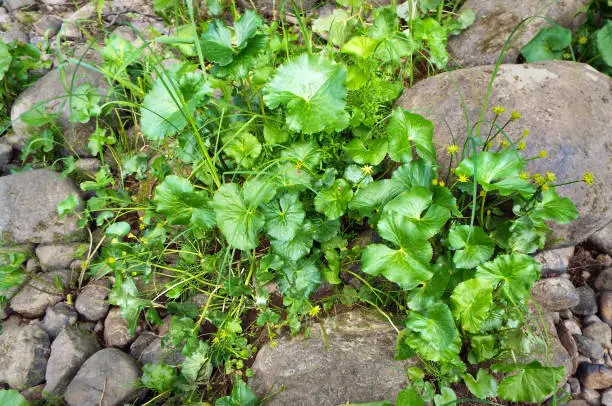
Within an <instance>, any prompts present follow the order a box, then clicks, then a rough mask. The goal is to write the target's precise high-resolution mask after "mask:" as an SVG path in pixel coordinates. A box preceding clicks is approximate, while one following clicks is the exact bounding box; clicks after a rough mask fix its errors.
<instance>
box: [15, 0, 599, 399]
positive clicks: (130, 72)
mask: <svg viewBox="0 0 612 406" xmlns="http://www.w3.org/2000/svg"><path fill="white" fill-rule="evenodd" d="M155 4H156V8H157V9H158V11H160V12H162V13H165V14H164V15H165V16H166V18H167V19H168V20H172V21H177V22H180V24H183V25H181V26H179V27H177V29H176V31H175V33H174V34H173V36H169V37H158V38H153V39H152V40H151V41H148V42H145V44H144V45H143V46H141V47H137V46H135V45H134V44H132V43H130V42H128V41H126V40H124V39H122V38H121V37H119V36H116V35H111V36H109V37H108V38H107V39H106V42H105V46H104V47H103V48H102V49H101V50H100V52H101V56H102V58H103V63H102V64H101V65H100V67H99V68H98V69H99V71H100V72H102V73H104V74H105V75H106V76H107V78H108V80H109V84H110V85H112V86H113V91H112V93H111V95H112V100H110V101H105V102H104V103H102V102H101V100H100V98H99V96H97V93H96V92H95V89H92V88H90V87H89V88H88V87H87V86H86V85H84V86H83V87H80V88H79V89H75V90H74V93H73V95H72V96H73V97H72V98H71V102H70V103H71V107H72V111H73V115H74V119H75V120H76V121H78V122H88V121H90V120H92V121H93V122H95V123H96V124H97V129H96V130H95V132H94V133H93V134H92V135H91V137H90V141H89V145H88V147H89V149H90V151H91V153H92V154H93V155H95V156H98V157H99V158H100V160H101V161H102V167H101V168H100V170H99V171H98V172H97V173H96V174H95V175H94V176H92V177H91V178H90V179H87V180H85V181H83V182H82V183H81V184H80V186H81V189H82V190H83V191H85V192H88V193H89V194H90V195H91V196H92V197H90V198H89V199H88V200H87V203H86V208H85V210H84V212H82V213H80V217H81V218H80V222H79V224H80V225H81V226H82V227H87V226H89V225H91V224H95V225H96V226H98V227H101V228H102V229H103V230H104V235H103V236H102V238H101V239H100V241H97V242H96V244H93V245H92V246H93V248H95V249H93V250H91V252H90V253H89V255H88V261H85V263H84V269H87V272H88V273H89V275H90V276H91V277H93V278H101V277H105V276H111V277H112V278H113V280H114V285H113V288H112V292H111V294H110V296H109V301H110V302H111V303H112V304H114V305H117V306H119V307H120V308H121V313H122V315H123V317H124V318H125V319H126V320H127V322H128V327H129V329H130V331H131V332H132V333H133V332H134V331H135V329H136V327H137V325H138V323H139V322H141V321H142V315H143V314H144V320H145V321H146V322H147V323H148V324H150V325H151V326H157V325H160V324H162V316H164V315H170V316H171V319H170V328H169V332H168V334H167V335H166V336H165V337H164V339H163V345H164V347H165V348H168V349H174V350H175V351H179V352H181V354H182V355H183V356H184V357H185V361H184V362H183V363H182V364H181V365H180V366H179V367H177V366H173V365H166V364H156V365H145V367H144V368H143V377H142V384H143V385H144V386H145V387H147V388H150V389H152V390H153V391H155V392H156V393H157V395H156V397H155V398H154V399H153V400H151V401H150V402H154V401H155V400H160V401H162V400H163V401H168V399H170V401H174V402H176V403H177V404H188V403H197V402H204V401H212V400H214V399H215V396H216V395H215V394H216V393H219V391H221V392H223V391H224V389H223V388H224V387H225V385H226V383H227V382H228V377H229V378H231V379H229V380H233V381H235V385H234V387H233V390H232V391H231V394H230V395H229V396H226V397H221V398H219V399H217V400H216V405H254V404H256V403H257V399H256V397H255V396H254V395H253V393H252V392H251V390H250V389H249V388H248V386H247V385H246V384H245V383H244V381H243V378H245V377H249V376H250V375H251V374H252V372H251V371H250V370H249V368H247V367H246V363H247V361H248V360H249V359H250V358H251V357H252V356H253V355H254V353H255V350H256V348H255V345H254V342H255V338H256V335H257V334H258V333H259V332H262V331H263V332H265V333H267V336H268V338H269V341H270V345H275V341H274V340H275V337H276V336H277V335H278V334H279V332H280V331H281V329H283V328H287V329H289V330H290V331H291V333H293V334H297V333H299V332H300V331H303V329H304V327H305V326H304V324H306V327H305V331H306V333H307V331H308V321H309V320H310V319H312V318H317V317H319V316H320V315H321V313H322V312H325V311H329V310H331V309H332V308H333V307H334V306H335V305H336V304H338V303H342V304H345V305H349V306H353V305H359V304H362V305H367V306H371V307H375V308H377V309H379V310H380V311H381V312H383V313H388V314H389V315H390V316H389V320H395V321H396V322H397V320H400V322H401V323H402V324H403V325H404V328H403V329H402V330H401V331H399V329H398V332H399V335H398V341H397V347H396V357H397V358H398V359H405V358H408V357H415V356H416V357H419V359H420V360H421V367H418V368H417V367H415V368H411V369H410V370H409V371H408V374H409V376H410V378H411V381H412V384H411V386H410V387H409V388H407V389H406V390H404V391H402V392H401V393H400V395H399V397H398V399H397V403H396V404H398V405H416V404H423V402H425V401H427V402H432V401H433V402H435V404H438V405H439V404H445V403H448V402H451V401H453V400H454V399H455V397H456V396H455V392H454V391H453V389H452V386H453V385H454V384H456V383H457V382H460V381H462V382H464V383H465V384H466V385H467V387H468V388H469V390H470V391H471V392H472V394H473V395H474V396H475V397H478V398H481V399H486V398H494V397H496V396H499V397H500V398H502V399H507V400H511V401H529V402H537V401H540V400H542V399H543V398H544V397H546V396H548V395H550V394H551V393H552V392H554V391H555V390H556V383H557V382H558V381H559V380H560V379H561V377H562V376H563V373H564V371H563V367H549V366H545V365H542V364H540V363H539V362H537V361H534V362H531V363H522V362H521V359H522V357H524V356H525V355H528V354H529V353H530V352H531V351H535V350H536V349H539V350H542V349H544V350H545V348H546V340H545V338H542V336H541V335H539V334H538V331H536V330H539V328H538V327H536V325H537V324H538V323H537V321H538V319H539V315H538V314H537V312H535V313H534V312H531V311H528V309H527V302H528V297H529V288H530V286H531V285H532V284H533V283H534V282H535V281H536V280H537V279H538V278H539V271H540V266H539V264H538V263H537V262H536V261H535V260H533V259H532V258H531V257H530V256H529V255H528V254H530V253H533V252H535V251H536V250H538V249H540V248H542V247H543V246H544V244H545V242H546V239H547V236H548V235H549V233H550V229H549V227H548V225H547V222H549V221H552V220H556V221H558V222H560V223H566V222H569V221H571V220H573V219H575V218H576V217H577V211H576V209H575V207H574V206H573V204H572V203H571V201H569V200H568V199H566V198H562V197H560V196H559V195H558V194H557V192H556V190H555V186H557V184H556V177H555V176H554V174H552V173H545V174H529V173H527V172H526V169H525V165H526V161H527V160H528V159H539V158H540V157H528V158H527V159H526V158H524V157H522V156H521V150H523V149H524V143H525V142H526V139H525V137H526V135H527V134H526V133H523V134H521V135H519V136H518V137H517V136H515V135H512V134H507V133H506V132H505V131H504V128H505V124H504V123H506V124H507V122H508V121H514V120H518V119H520V114H519V113H517V112H511V113H507V112H505V110H504V109H503V108H502V107H496V108H494V109H493V112H494V113H493V115H494V118H493V119H492V120H491V121H488V122H485V121H484V120H481V121H480V122H479V123H477V125H475V126H474V127H473V129H472V132H470V133H469V134H466V136H467V141H466V142H465V144H464V145H454V144H453V145H449V146H447V148H446V153H447V154H448V156H449V159H450V166H448V167H446V168H444V169H441V167H440V164H439V162H438V160H437V155H436V148H435V145H434V139H433V134H434V128H433V124H432V123H431V122H430V121H428V120H426V119H425V118H423V117H422V116H420V115H418V114H415V113H414V112H411V111H407V110H404V109H402V108H393V102H394V101H395V100H396V99H397V97H399V95H400V93H401V91H402V90H403V88H404V86H405V84H406V83H411V82H412V81H413V80H414V79H415V78H416V77H420V76H424V75H427V74H428V73H429V72H434V71H436V70H439V69H444V67H445V65H446V63H447V61H448V54H447V52H446V39H447V36H448V35H450V34H452V33H456V32H458V31H460V30H462V29H465V28H466V27H467V26H469V25H470V24H471V22H472V21H473V18H474V15H473V13H472V12H470V11H469V10H468V11H464V12H463V13H461V14H458V15H457V14H456V13H454V7H456V5H454V7H453V5H451V8H449V4H445V2H444V1H426V0H420V1H418V2H412V1H410V2H407V3H404V4H403V5H402V6H399V7H397V8H396V7H383V8H375V9H371V8H370V7H369V6H367V5H366V4H364V3H362V2H361V1H346V2H342V3H341V4H342V5H343V6H345V7H344V8H339V9H337V10H336V11H334V12H333V14H332V15H330V16H327V17H323V18H319V19H317V20H316V21H314V22H312V28H311V25H310V23H309V22H308V21H306V20H305V19H303V18H302V17H301V16H300V14H299V13H296V14H297V15H298V18H297V20H298V21H297V26H296V27H291V26H289V25H287V23H286V21H285V20H284V19H283V18H281V19H280V20H279V21H270V22H267V21H264V19H262V18H261V17H260V16H259V15H258V14H256V13H255V12H252V11H245V12H243V13H242V14H241V15H238V14H237V12H236V10H235V8H234V9H233V11H234V13H233V18H229V19H228V18H221V17H220V16H221V15H222V13H221V10H217V9H216V8H215V7H214V4H213V3H212V2H210V4H209V3H207V4H209V10H208V11H209V15H212V16H219V17H217V18H209V19H207V20H206V21H205V22H202V23H199V21H198V18H196V16H197V15H198V14H199V11H198V10H194V8H193V6H192V4H191V3H190V2H188V3H186V4H185V5H183V4H180V3H177V2H167V1H166V2H164V1H159V2H158V1H156V2H155ZM215 4H216V3H215ZM228 21H231V22H228ZM170 55H171V56H173V57H174V58H176V56H177V55H181V59H180V60H179V61H176V62H175V63H173V64H171V65H169V66H167V67H165V68H164V67H163V66H164V63H162V62H161V60H162V59H163V58H165V57H168V56H170ZM484 109H485V107H483V116H484ZM109 116H112V117H109ZM25 118H26V119H28V116H26V117H25ZM53 119H54V118H53V117H51V116H48V115H45V114H44V113H41V112H38V113H37V114H36V115H32V116H30V121H29V122H28V124H30V125H32V126H35V127H36V128H38V129H39V130H40V131H39V133H38V135H36V136H35V137H33V142H31V143H30V146H32V149H31V150H36V149H35V148H34V147H33V146H35V145H40V144H41V143H40V141H36V140H40V139H41V137H44V136H45V135H44V134H45V131H46V130H47V129H49V128H51V127H52V126H53V124H52V123H53ZM26 122H27V121H26ZM129 127H134V128H139V129H140V132H141V133H140V132H139V131H134V132H133V133H132V134H131V136H130V135H129V132H128V131H127V129H128V128H129ZM485 127H486V128H489V129H490V130H489V131H488V134H486V135H484V134H485V133H484V132H483V133H482V134H481V128H485ZM58 136H59V134H57V133H56V132H54V133H52V135H47V137H51V138H53V140H54V141H53V142H51V143H49V144H48V145H49V148H48V149H47V150H44V149H38V150H36V151H37V153H40V154H42V155H45V154H53V152H54V150H55V148H56V147H55V146H56V143H57V142H58V141H57V137H58ZM544 155H545V154H544ZM63 165H64V172H65V173H72V172H74V158H66V159H64V160H63ZM589 179H590V178H589ZM585 181H586V178H585ZM76 205H77V200H76V198H75V197H72V198H69V199H67V200H66V201H64V202H62V203H61V204H60V205H59V206H58V210H59V213H60V214H61V215H63V214H65V213H68V212H71V211H72V210H73V209H74V208H75V207H76ZM367 235H370V237H369V238H368V237H367ZM364 236H366V237H364ZM16 262H19V261H17V259H16V260H15V261H13V263H16ZM11 269H12V268H11ZM349 280H354V281H357V283H355V284H349V283H347V282H348V281H349ZM271 284H276V285H277V286H278V288H279V289H280V292H281V293H282V306H277V305H275V304H274V303H273V300H272V298H271V293H270V290H271V289H270V286H271ZM323 284H328V285H331V286H332V288H333V292H334V293H333V294H332V295H331V296H328V297H325V298H323V299H318V300H315V299H313V294H314V293H315V292H316V291H317V289H318V288H319V287H321V286H322V285H323ZM353 285H358V287H355V286H353ZM249 312H250V313H251V314H252V313H253V312H255V313H256V315H257V316H256V319H255V321H254V322H252V323H247V322H245V320H246V318H245V315H246V314H247V313H249ZM484 365H488V366H487V367H485V366H484ZM478 368H480V369H478ZM475 370H478V372H477V374H476V375H473V374H472V373H471V372H473V371H475ZM491 372H492V373H495V374H496V375H495V376H494V375H492V374H491ZM500 376H501V377H502V378H501V380H500V378H499V377H500ZM498 381H499V382H498ZM226 393H227V392H226Z"/></svg>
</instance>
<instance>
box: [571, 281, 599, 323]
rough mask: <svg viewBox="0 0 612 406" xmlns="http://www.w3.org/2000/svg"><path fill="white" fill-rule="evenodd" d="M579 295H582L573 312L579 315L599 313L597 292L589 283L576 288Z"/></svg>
mask: <svg viewBox="0 0 612 406" xmlns="http://www.w3.org/2000/svg"><path fill="white" fill-rule="evenodd" d="M576 291H577V292H578V296H580V301H579V303H578V304H577V305H576V306H574V307H572V313H574V314H576V315H578V316H589V315H591V314H595V313H597V301H596V300H595V292H593V289H591V288H590V287H589V286H588V285H583V286H580V287H578V288H576Z"/></svg>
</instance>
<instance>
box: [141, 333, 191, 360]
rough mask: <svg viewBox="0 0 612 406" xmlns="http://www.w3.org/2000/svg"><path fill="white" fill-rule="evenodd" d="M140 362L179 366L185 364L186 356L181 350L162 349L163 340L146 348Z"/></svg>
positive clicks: (154, 341) (157, 340)
mask: <svg viewBox="0 0 612 406" xmlns="http://www.w3.org/2000/svg"><path fill="white" fill-rule="evenodd" d="M138 361H140V362H141V363H142V364H160V363H163V364H166V365H171V366H177V365H180V364H182V363H183V362H185V356H184V355H183V354H182V353H181V350H180V349H179V348H164V347H162V340H161V338H156V339H155V340H153V341H152V342H151V343H150V344H149V345H148V346H147V348H145V349H144V350H143V351H142V353H141V354H140V357H138Z"/></svg>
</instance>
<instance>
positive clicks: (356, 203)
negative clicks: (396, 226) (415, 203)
mask: <svg viewBox="0 0 612 406" xmlns="http://www.w3.org/2000/svg"><path fill="white" fill-rule="evenodd" d="M403 190H404V187H403V186H402V184H401V183H399V182H396V181H393V180H391V179H383V180H377V181H374V182H371V183H368V184H365V185H362V186H361V187H360V188H359V189H358V190H357V192H356V193H355V197H354V198H353V200H351V201H350V202H349V205H348V207H349V209H351V210H356V211H357V212H358V213H359V215H360V216H371V215H372V214H373V212H375V211H380V210H381V209H382V208H383V206H384V205H385V204H387V202H389V201H390V200H391V199H393V198H394V197H395V196H397V195H398V194H400V193H401V192H402V191H403Z"/></svg>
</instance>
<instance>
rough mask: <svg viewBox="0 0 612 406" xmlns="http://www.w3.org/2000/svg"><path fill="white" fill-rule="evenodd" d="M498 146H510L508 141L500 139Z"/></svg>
mask: <svg viewBox="0 0 612 406" xmlns="http://www.w3.org/2000/svg"><path fill="white" fill-rule="evenodd" d="M499 146H500V147H501V148H508V147H509V146H510V143H509V142H508V140H505V139H501V140H499Z"/></svg>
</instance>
